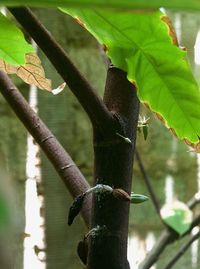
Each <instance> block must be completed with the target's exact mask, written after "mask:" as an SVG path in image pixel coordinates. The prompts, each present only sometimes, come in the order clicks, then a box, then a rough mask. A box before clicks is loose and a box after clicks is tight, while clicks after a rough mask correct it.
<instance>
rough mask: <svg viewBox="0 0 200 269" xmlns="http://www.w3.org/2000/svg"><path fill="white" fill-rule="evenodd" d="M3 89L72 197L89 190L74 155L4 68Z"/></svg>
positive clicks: (86, 213)
mask: <svg viewBox="0 0 200 269" xmlns="http://www.w3.org/2000/svg"><path fill="white" fill-rule="evenodd" d="M0 92H1V93H2V95H3V96H4V98H5V99H6V100H7V102H8V103H9V104H10V106H11V107H12V109H13V111H14V112H15V113H16V115H17V116H18V118H19V119H20V120H21V122H22V123H23V124H24V126H25V128H26V129H27V130H28V131H29V133H30V134H31V135H32V136H33V137H34V139H35V140H36V142H37V143H38V144H39V145H40V147H41V148H42V150H43V151H44V152H45V154H46V155H47V157H48V158H49V160H50V162H51V163H52V164H53V166H54V167H55V169H56V171H57V172H58V174H59V175H60V177H61V178H62V180H63V181H64V183H65V185H66V186H67V188H68V190H69V192H70V193H71V194H72V196H73V197H76V196H78V195H79V194H80V193H83V192H85V191H87V189H89V187H90V186H89V184H88V183H87V181H86V180H85V178H84V176H83V175H82V174H81V172H80V170H79V169H78V168H77V166H76V165H75V164H74V162H73V161H72V159H71V157H70V156H69V155H68V153H67V152H66V151H65V149H64V148H63V147H62V146H61V145H60V143H59V142H58V141H57V139H56V138H55V137H54V135H53V134H52V133H51V132H50V130H49V129H48V128H47V127H46V125H45V124H44V123H43V122H42V120H41V119H40V118H39V116H38V115H37V114H36V113H35V112H34V111H33V110H32V108H31V107H30V106H29V104H28V103H27V101H26V100H25V99H24V97H23V96H22V95H21V93H20V92H19V91H18V89H17V88H16V86H15V85H14V84H13V83H12V81H11V80H10V79H9V77H8V76H7V75H6V74H5V73H3V72H1V71H0ZM90 199H91V197H87V199H86V201H85V204H84V206H83V211H82V215H83V218H84V220H85V222H86V224H87V225H89V219H90V209H91V201H90Z"/></svg>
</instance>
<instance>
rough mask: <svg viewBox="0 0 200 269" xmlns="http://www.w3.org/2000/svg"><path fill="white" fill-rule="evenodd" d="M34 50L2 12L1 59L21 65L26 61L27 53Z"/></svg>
mask: <svg viewBox="0 0 200 269" xmlns="http://www.w3.org/2000/svg"><path fill="white" fill-rule="evenodd" d="M33 51H34V49H33V48H32V46H31V45H30V44H28V43H27V42H26V40H25V39H24V36H23V34H22V32H21V31H20V30H19V29H18V28H17V27H16V26H15V24H14V23H13V22H12V21H10V20H9V19H8V18H7V17H5V16H3V15H2V14H1V13H0V59H4V61H6V62H8V63H10V64H14V65H21V64H24V63H25V54H26V53H29V52H33Z"/></svg>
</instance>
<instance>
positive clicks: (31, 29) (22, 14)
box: [9, 8, 116, 134]
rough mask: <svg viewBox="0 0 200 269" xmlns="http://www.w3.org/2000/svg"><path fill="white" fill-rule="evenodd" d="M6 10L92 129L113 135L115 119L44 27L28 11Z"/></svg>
mask: <svg viewBox="0 0 200 269" xmlns="http://www.w3.org/2000/svg"><path fill="white" fill-rule="evenodd" d="M9 11H10V12H11V13H12V14H13V15H14V17H15V18H16V19H17V21H18V22H19V23H20V24H21V25H22V26H23V28H24V29H25V30H26V31H27V32H28V34H29V35H30V36H31V37H32V38H33V39H34V40H35V42H36V43H37V44H38V46H39V47H40V48H41V49H42V50H43V52H44V53H45V54H46V56H47V57H48V59H49V60H50V61H51V63H52V64H53V65H54V67H55V68H56V70H57V72H58V73H59V74H60V75H61V77H62V78H63V79H64V81H65V82H66V83H67V85H68V86H69V88H70V89H71V91H72V92H73V93H74V95H75V96H76V97H77V99H78V101H79V102H80V104H81V105H82V106H83V108H84V110H85V111H86V112H87V114H88V116H89V118H90V120H91V122H92V124H93V125H94V127H98V128H100V130H101V131H102V132H103V134H110V132H112V133H113V125H115V124H116V119H115V120H114V118H113V116H112V114H111V113H110V112H109V111H108V109H107V108H106V106H105V104H104V103H103V101H102V99H100V97H99V96H98V95H97V93H96V92H95V91H94V89H93V88H92V86H91V85H90V84H89V83H88V81H87V80H86V79H85V78H84V77H83V76H82V75H81V73H80V72H79V70H78V69H77V68H76V67H75V66H74V64H73V63H72V61H71V60H70V58H69V57H68V56H67V54H66V53H65V51H64V50H63V48H61V47H60V45H59V44H58V43H57V42H56V41H55V39H54V38H53V37H52V36H51V34H50V33H49V31H48V30H47V29H46V28H45V27H44V25H42V23H41V22H40V21H39V20H38V18H37V17H36V16H35V15H34V14H33V13H32V11H31V10H30V9H28V8H9Z"/></svg>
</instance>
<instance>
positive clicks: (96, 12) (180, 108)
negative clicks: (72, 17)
mask: <svg viewBox="0 0 200 269" xmlns="http://www.w3.org/2000/svg"><path fill="white" fill-rule="evenodd" d="M93 11H94V13H95V14H96V15H97V16H99V17H100V18H101V19H102V20H104V21H105V22H106V23H107V24H110V25H111V26H112V27H113V28H114V29H115V30H116V31H117V32H118V33H120V34H121V35H122V36H123V37H125V38H126V39H127V40H128V41H129V42H131V43H133V44H134V45H135V47H136V48H137V49H138V50H139V51H141V53H142V54H143V55H144V57H145V58H146V59H147V61H148V62H149V63H150V64H151V66H152V67H153V69H154V71H155V73H156V74H157V75H158V76H159V78H160V80H161V81H163V84H164V85H165V87H166V88H167V89H168V92H169V93H170V95H171V97H172V99H173V100H174V103H175V104H176V105H177V107H178V108H179V110H180V111H181V112H182V114H183V116H184V118H186V119H188V123H189V124H190V126H191V128H192V129H193V130H194V132H195V133H196V128H194V126H193V124H192V123H191V121H190V120H189V118H188V115H187V114H186V113H185V112H184V110H183V109H182V107H181V106H180V104H179V103H178V102H176V99H175V97H174V95H173V94H172V92H171V91H170V89H169V87H168V85H167V84H166V82H165V80H164V79H163V78H162V77H161V76H160V74H159V72H158V71H157V69H156V68H155V66H154V64H153V63H152V61H151V60H150V59H149V57H148V56H147V55H146V53H145V52H144V50H143V49H142V48H141V47H140V46H139V45H138V44H137V43H136V42H135V41H133V40H132V39H129V37H128V36H127V35H125V34H124V33H123V32H121V31H120V29H118V28H117V27H116V26H115V25H113V24H112V23H111V22H110V21H108V20H107V19H106V18H105V17H103V16H102V15H101V14H99V12H98V11H96V10H93ZM82 13H83V14H84V11H82ZM197 138H198V135H197Z"/></svg>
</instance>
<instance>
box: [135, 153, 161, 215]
mask: <svg viewBox="0 0 200 269" xmlns="http://www.w3.org/2000/svg"><path fill="white" fill-rule="evenodd" d="M135 157H136V160H137V162H138V165H139V168H140V171H141V173H142V176H143V178H144V181H145V183H146V186H147V189H148V191H149V194H150V196H151V199H152V202H153V205H154V207H155V209H156V212H157V214H158V216H159V217H160V219H161V220H162V218H161V216H160V205H159V202H158V199H157V197H156V194H155V192H154V189H153V187H152V185H151V180H150V178H149V176H148V174H147V172H146V169H145V167H144V164H143V162H142V159H141V157H140V154H139V152H138V151H137V149H136V150H135Z"/></svg>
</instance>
